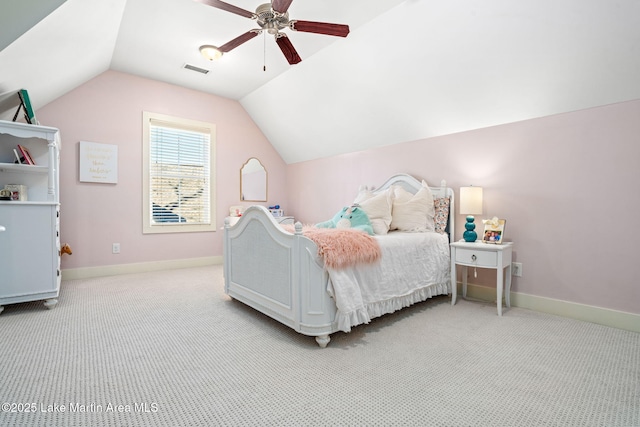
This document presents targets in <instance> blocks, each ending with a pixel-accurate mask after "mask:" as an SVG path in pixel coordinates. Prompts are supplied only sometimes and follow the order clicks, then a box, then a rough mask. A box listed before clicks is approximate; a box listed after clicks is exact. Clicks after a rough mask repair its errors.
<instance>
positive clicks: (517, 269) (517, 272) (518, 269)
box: [511, 262, 522, 277]
mask: <svg viewBox="0 0 640 427" xmlns="http://www.w3.org/2000/svg"><path fill="white" fill-rule="evenodd" d="M511 275H512V276H515V277H522V263H521V262H512V263H511Z"/></svg>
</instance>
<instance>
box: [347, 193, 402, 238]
mask: <svg viewBox="0 0 640 427" xmlns="http://www.w3.org/2000/svg"><path fill="white" fill-rule="evenodd" d="M392 196H393V193H392V192H391V189H387V190H385V191H383V192H381V193H378V194H374V193H373V192H372V191H371V190H367V189H364V190H361V191H360V193H358V196H357V197H356V199H355V200H354V201H353V203H357V204H359V205H360V207H361V208H362V210H363V211H364V212H365V213H366V214H367V216H368V217H369V221H371V226H372V227H373V232H374V233H376V234H387V232H388V231H389V225H390V224H391V206H392V205H391V203H392Z"/></svg>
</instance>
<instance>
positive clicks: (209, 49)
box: [200, 44, 222, 61]
mask: <svg viewBox="0 0 640 427" xmlns="http://www.w3.org/2000/svg"><path fill="white" fill-rule="evenodd" d="M200 55H202V56H203V57H204V58H205V59H208V60H209V61H214V60H216V59H220V57H222V52H221V51H220V49H218V48H217V47H215V46H213V45H210V44H205V45H202V46H200Z"/></svg>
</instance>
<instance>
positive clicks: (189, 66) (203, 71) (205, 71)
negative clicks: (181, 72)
mask: <svg viewBox="0 0 640 427" xmlns="http://www.w3.org/2000/svg"><path fill="white" fill-rule="evenodd" d="M182 68H186V69H187V70H191V71H196V72H198V73H202V74H207V73H208V72H209V70H205V69H204V68H200V67H196V66H195V65H191V64H184V65H183V66H182Z"/></svg>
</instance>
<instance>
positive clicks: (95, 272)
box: [62, 256, 223, 280]
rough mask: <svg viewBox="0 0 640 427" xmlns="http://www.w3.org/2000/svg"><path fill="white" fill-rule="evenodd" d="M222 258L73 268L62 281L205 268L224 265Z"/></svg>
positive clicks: (213, 257)
mask: <svg viewBox="0 0 640 427" xmlns="http://www.w3.org/2000/svg"><path fill="white" fill-rule="evenodd" d="M222 261H223V259H222V257H221V256H212V257H204V258H189V259H175V260H168V261H154V262H141V263H135V264H117V265H103V266H100V267H85V268H72V269H66V270H62V280H76V279H90V278H92V277H104V276H117V275H119V274H131V273H144V272H147V271H162V270H174V269H177V268H190V267H203V266H207V265H216V264H222Z"/></svg>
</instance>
